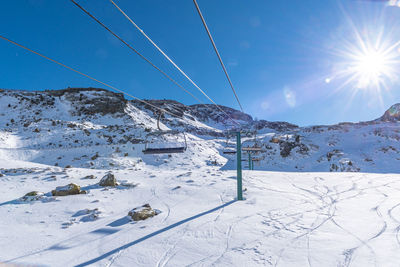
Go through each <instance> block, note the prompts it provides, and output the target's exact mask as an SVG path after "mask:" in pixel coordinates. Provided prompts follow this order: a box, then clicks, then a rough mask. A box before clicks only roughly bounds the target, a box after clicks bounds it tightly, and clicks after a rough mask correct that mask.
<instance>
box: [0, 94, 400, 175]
mask: <svg viewBox="0 0 400 267" xmlns="http://www.w3.org/2000/svg"><path fill="white" fill-rule="evenodd" d="M147 101H148V102H149V103H151V104H152V105H154V106H157V107H161V108H163V109H165V110H167V111H169V112H171V113H173V114H176V115H177V116H176V117H175V116H171V115H169V114H162V116H161V120H160V128H161V129H162V130H163V131H162V132H161V133H160V131H159V130H158V128H157V118H158V116H159V110H157V109H156V108H154V107H152V106H150V105H147V104H144V103H142V102H140V101H137V100H126V99H125V98H124V97H123V95H122V94H118V93H113V92H110V91H107V90H104V89H100V88H69V89H64V90H49V91H37V92H29V91H15V90H1V91H0V157H3V158H11V159H15V160H27V161H32V162H38V163H45V164H50V165H59V166H68V165H72V166H82V167H92V168H110V166H111V167H115V168H120V167H123V168H130V167H132V166H140V165H141V164H151V165H160V164H164V165H168V164H172V165H176V164H192V165H193V166H194V167H196V166H199V164H200V165H202V164H214V165H215V164H216V165H220V166H221V167H222V168H225V169H233V168H235V159H236V156H235V155H227V154H224V153H223V151H224V150H227V149H230V150H232V149H235V144H234V139H233V137H227V132H228V131H230V130H232V127H233V125H234V124H233V123H232V122H231V121H230V119H229V118H228V116H227V115H226V114H225V113H227V114H229V116H230V117H232V118H233V119H234V121H235V122H236V124H238V125H240V128H241V129H243V130H246V133H244V134H243V142H244V143H243V146H254V145H256V146H259V147H261V148H262V151H261V152H258V153H256V154H254V155H253V158H254V159H255V160H256V162H255V168H256V169H262V170H279V171H280V170H283V171H366V172H400V164H399V161H400V154H399V153H400V145H399V140H400V126H399V124H398V119H399V118H400V115H399V114H400V112H399V110H400V104H396V105H393V106H392V107H391V108H390V109H389V110H388V111H386V112H385V114H384V115H383V116H382V117H381V118H378V119H376V120H373V121H369V122H360V123H340V124H336V125H327V126H310V127H298V126H297V125H293V124H290V123H287V122H269V121H265V120H253V118H252V117H251V116H250V115H248V114H245V113H242V112H240V111H238V110H235V109H232V108H229V107H224V106H220V108H221V109H222V110H224V112H221V110H219V108H217V107H215V106H214V105H191V106H186V105H184V104H182V103H179V102H177V101H174V100H147ZM235 127H236V129H237V128H239V126H235ZM170 130H173V131H178V132H185V133H186V137H187V142H188V144H189V148H188V151H187V152H186V153H184V154H179V155H173V156H171V157H168V155H164V156H148V155H147V156H145V155H143V153H142V152H141V150H142V149H143V148H144V146H145V144H146V143H147V144H148V145H149V146H159V147H168V146H177V145H180V146H181V145H182V144H183V143H184V136H183V134H182V133H181V134H179V133H178V134H177V133H176V132H175V133H173V132H171V131H170ZM163 133H164V134H163ZM256 133H257V134H256ZM243 158H244V159H247V155H246V154H244V155H243ZM172 165H171V166H172ZM244 167H247V163H246V162H245V163H244Z"/></svg>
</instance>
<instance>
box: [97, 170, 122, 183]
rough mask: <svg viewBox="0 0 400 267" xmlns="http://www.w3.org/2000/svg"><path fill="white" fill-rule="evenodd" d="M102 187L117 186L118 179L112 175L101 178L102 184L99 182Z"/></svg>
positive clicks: (108, 174)
mask: <svg viewBox="0 0 400 267" xmlns="http://www.w3.org/2000/svg"><path fill="white" fill-rule="evenodd" d="M99 185H100V186H117V185H118V183H117V179H115V176H114V174H112V173H110V172H109V173H107V174H106V175H104V177H103V178H101V180H100V182H99Z"/></svg>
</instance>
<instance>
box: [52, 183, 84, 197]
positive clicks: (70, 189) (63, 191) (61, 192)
mask: <svg viewBox="0 0 400 267" xmlns="http://www.w3.org/2000/svg"><path fill="white" fill-rule="evenodd" d="M51 194H52V195H53V196H69V195H78V194H86V191H84V190H81V187H80V186H79V185H76V184H73V183H71V184H68V185H65V186H57V187H56V189H55V190H53V191H51Z"/></svg>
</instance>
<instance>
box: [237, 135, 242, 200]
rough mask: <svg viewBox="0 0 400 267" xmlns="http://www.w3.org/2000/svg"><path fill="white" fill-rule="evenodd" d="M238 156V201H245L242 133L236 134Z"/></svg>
mask: <svg viewBox="0 0 400 267" xmlns="http://www.w3.org/2000/svg"><path fill="white" fill-rule="evenodd" d="M236 145H237V147H236V155H237V200H243V191H242V141H241V140H240V132H237V133H236Z"/></svg>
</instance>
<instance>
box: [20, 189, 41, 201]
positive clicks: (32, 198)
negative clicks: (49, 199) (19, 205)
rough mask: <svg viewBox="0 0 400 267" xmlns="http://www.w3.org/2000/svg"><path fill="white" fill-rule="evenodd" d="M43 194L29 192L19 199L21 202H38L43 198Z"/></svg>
mask: <svg viewBox="0 0 400 267" xmlns="http://www.w3.org/2000/svg"><path fill="white" fill-rule="evenodd" d="M43 196H44V193H42V192H39V191H32V192H29V193H27V194H25V196H23V197H22V198H21V200H22V201H36V200H40V199H41V198H43Z"/></svg>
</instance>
